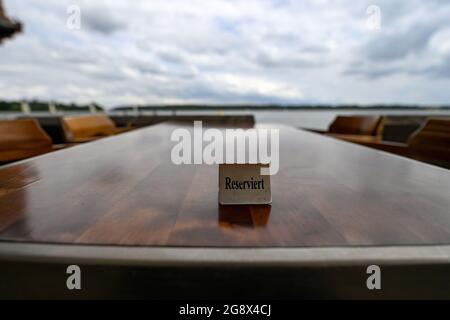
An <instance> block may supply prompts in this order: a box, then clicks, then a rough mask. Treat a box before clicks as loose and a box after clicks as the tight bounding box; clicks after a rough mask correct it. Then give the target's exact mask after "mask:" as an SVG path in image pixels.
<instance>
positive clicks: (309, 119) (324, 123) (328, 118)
mask: <svg viewBox="0 0 450 320" xmlns="http://www.w3.org/2000/svg"><path fill="white" fill-rule="evenodd" d="M144 114H145V113H144ZM148 114H152V113H151V112H150V113H148ZM157 114H159V115H163V114H166V115H169V114H170V112H166V113H164V112H161V111H158V113H157ZM195 114H201V115H211V114H216V115H220V114H225V115H233V114H253V115H254V116H255V120H256V122H257V123H281V124H286V125H290V126H293V127H300V128H309V129H319V130H325V129H328V126H329V125H330V123H331V122H332V121H333V120H334V118H335V117H336V116H337V115H388V116H434V117H439V116H446V117H450V109H448V110H435V109H430V110H376V109H375V110H374V109H371V110H361V109H357V110H356V109H355V110H351V109H350V110H336V111H335V110H323V111H320V110H311V111H309V110H291V111H290V110H283V111H257V110H256V111H242V112H240V111H234V110H232V111H223V112H222V111H220V112H219V111H185V112H179V111H177V115H195Z"/></svg>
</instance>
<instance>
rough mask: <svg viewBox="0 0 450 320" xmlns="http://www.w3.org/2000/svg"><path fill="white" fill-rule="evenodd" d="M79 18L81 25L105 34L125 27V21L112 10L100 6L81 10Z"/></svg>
mask: <svg viewBox="0 0 450 320" xmlns="http://www.w3.org/2000/svg"><path fill="white" fill-rule="evenodd" d="M81 19H82V20H81V21H82V24H83V26H84V25H86V26H87V27H88V28H89V29H91V30H93V31H96V32H99V33H102V34H105V35H108V34H112V33H114V32H116V31H118V30H120V29H125V28H126V23H125V22H124V21H122V20H121V19H120V18H118V17H116V16H115V14H114V13H113V12H111V11H109V9H105V8H100V7H95V8H89V9H87V10H82V13H81Z"/></svg>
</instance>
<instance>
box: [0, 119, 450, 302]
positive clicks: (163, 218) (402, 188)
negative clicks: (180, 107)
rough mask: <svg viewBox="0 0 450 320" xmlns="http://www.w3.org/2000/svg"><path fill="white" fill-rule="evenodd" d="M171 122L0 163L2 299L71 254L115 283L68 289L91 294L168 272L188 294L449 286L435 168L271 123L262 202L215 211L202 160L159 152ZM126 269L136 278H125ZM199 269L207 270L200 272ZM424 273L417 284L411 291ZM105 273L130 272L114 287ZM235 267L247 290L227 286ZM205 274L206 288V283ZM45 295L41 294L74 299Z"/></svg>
mask: <svg viewBox="0 0 450 320" xmlns="http://www.w3.org/2000/svg"><path fill="white" fill-rule="evenodd" d="M176 127H177V124H171V123H164V124H159V125H155V126H153V127H148V128H144V129H140V130H136V131H134V132H129V133H125V134H122V135H119V136H114V137H110V138H104V139H101V140H98V141H96V142H92V143H88V144H84V145H80V146H77V147H73V148H69V149H65V150H62V151H58V152H54V153H51V154H47V155H44V156H41V157H37V158H34V159H31V160H28V161H24V162H21V163H18V164H15V165H11V166H8V167H4V168H2V169H0V261H3V263H0V274H3V275H5V274H8V275H9V277H7V281H6V284H5V282H3V285H4V286H6V287H5V288H4V289H5V290H6V289H7V290H6V291H5V290H3V294H4V295H6V296H8V294H11V295H12V296H23V295H24V294H25V293H24V292H23V291H20V292H17V290H15V289H14V287H16V285H17V282H14V281H19V282H20V283H21V284H22V285H24V286H27V284H29V283H32V282H35V280H33V277H32V276H28V277H26V274H27V271H26V270H29V269H27V268H34V269H33V270H35V272H38V271H36V270H39V272H42V274H45V275H46V276H48V277H49V279H51V280H49V281H51V282H52V283H53V282H55V283H56V282H57V281H59V280H58V279H60V278H58V277H62V278H64V277H65V274H64V271H62V272H61V274H59V275H56V274H57V273H58V271H56V270H60V269H58V266H59V268H62V266H64V265H67V264H70V263H78V264H81V265H85V266H86V268H91V269H89V270H91V274H92V275H94V274H95V275H96V276H95V277H96V279H100V278H101V277H109V278H108V279H109V280H108V281H109V282H113V283H116V284H115V285H109V286H106V287H105V284H104V282H102V281H100V280H96V284H92V288H93V289H92V290H91V291H89V290H85V291H84V293H82V294H86V295H89V296H95V297H105V296H107V297H111V296H112V297H116V296H122V294H123V288H128V289H129V290H131V288H136V286H137V287H139V288H141V289H140V290H137V289H136V290H135V291H133V294H131V292H129V291H127V293H128V294H129V295H131V296H142V295H144V296H146V297H147V296H151V297H174V296H175V297H179V296H178V295H180V294H181V293H180V292H178V293H177V292H176V290H175V289H174V287H171V286H170V285H168V284H167V283H168V282H170V281H172V282H173V283H177V285H180V283H184V284H185V285H186V286H187V288H189V289H191V288H192V286H193V283H194V282H195V283H197V285H200V284H199V283H201V282H202V281H203V284H202V286H201V287H197V291H196V292H197V293H198V296H200V297H202V294H205V291H204V290H203V289H204V288H205V286H206V287H208V286H213V287H212V288H209V289H210V290H212V291H214V290H215V292H216V295H215V296H225V297H228V296H229V295H231V296H235V295H236V294H238V295H239V294H242V296H246V295H247V296H251V297H255V294H256V295H257V296H258V294H260V295H261V297H270V296H271V295H273V294H277V295H278V296H287V297H293V296H294V297H298V296H299V295H300V296H305V297H335V296H337V297H400V296H401V297H403V296H406V297H410V296H412V297H416V296H422V295H425V296H432V297H441V296H445V297H447V296H449V295H450V291H449V290H448V288H449V283H450V282H449V281H448V280H450V271H449V270H450V268H449V265H450V249H449V246H448V245H449V244H450V191H449V190H450V173H449V171H448V170H445V169H441V168H438V167H433V166H430V165H427V164H423V163H420V162H416V161H413V160H409V159H403V158H400V157H397V156H393V155H390V154H387V153H384V152H380V151H375V150H371V149H368V148H365V147H362V146H357V145H354V144H351V143H347V142H342V141H338V140H335V139H333V138H330V137H324V136H321V135H318V134H314V133H309V132H305V131H301V130H297V129H294V128H289V127H284V126H275V125H274V126H270V127H277V128H279V129H280V170H279V172H278V174H277V175H275V176H273V177H272V197H273V203H272V206H233V207H227V206H219V205H218V189H217V188H218V187H217V186H218V167H217V166H216V165H213V166H207V165H181V166H176V165H174V164H172V162H171V161H170V151H171V148H172V146H173V145H174V143H172V142H171V141H170V134H171V132H172V131H173V129H175V128H176ZM371 263H375V264H378V265H382V266H383V267H384V269H383V270H386V271H385V273H386V277H387V278H389V279H391V278H392V279H391V281H392V282H391V284H392V287H391V288H390V289H389V290H380V291H381V292H373V291H369V290H367V288H365V279H366V278H367V274H366V273H365V268H366V266H368V265H369V264H371ZM106 266H108V267H110V269H108V270H113V269H114V268H117V271H115V272H117V274H116V273H114V272H112V274H108V272H105V271H104V269H102V268H105V267H106ZM400 267H402V268H403V269H399V268H400ZM2 268H3V269H4V270H3V271H2V270H1V269H2ZM36 268H37V269H36ZM55 268H56V269H55ZM111 268H113V269H111ZM129 268H138V270H140V271H139V272H142V276H141V277H137V278H133V277H131V276H130V273H129V272H130V271H129V270H130V269H129ZM208 268H211V270H215V272H218V273H217V274H214V273H206V274H205V273H204V272H205V270H207V269H208ZM405 268H406V269H405ZM424 268H425V269H424ZM49 270H52V272H50V271H49ZM61 270H62V269H61ZM102 270H103V271H102ZM114 270H116V269H114ZM124 270H125V271H124ZM148 270H151V276H150V275H149V273H148V272H147V271H148ZM155 270H158V272H156V271H155ZM168 270H172V271H173V270H177V272H178V270H183V272H185V273H182V272H181V273H179V274H178V275H173V274H172V276H169V275H168V274H167V272H168ZM224 270H226V272H225V271H224ZM255 270H256V271H255ZM405 270H406V271H405ZM219 271H220V272H219ZM133 272H138V271H136V270H134V271H133ZM155 272H156V273H155ZM224 272H225V273H224ZM305 272H306V273H305ZM405 272H406V273H405ZM408 272H409V273H408ZM424 272H428V273H429V274H428V278H429V279H428V283H427V285H421V286H414V285H413V284H412V282H414V279H415V276H421V275H422V276H423V274H424ZM19 274H20V275H21V278H20V279H19V277H18V275H19ZM156 274H158V277H156ZM181 274H183V275H185V276H181ZM119 275H120V277H122V278H123V277H127V276H126V275H128V276H130V277H131V278H130V279H129V282H127V283H126V284H124V283H123V281H122V282H120V284H117V282H114V281H116V280H117V277H119ZM161 275H162V276H161ZM243 275H245V277H247V278H246V279H247V280H245V281H250V283H249V284H248V285H250V286H251V285H252V284H253V285H255V284H256V285H257V286H259V293H255V292H254V291H251V290H250V289H249V288H247V289H246V290H244V291H242V290H235V288H236V286H235V287H233V286H232V283H234V282H236V281H237V280H236V279H237V278H236V277H238V276H239V277H241V278H240V281H242V276H243ZM305 275H307V277H309V280H305V279H306V278H305ZM207 276H210V277H212V278H214V279H215V280H214V281H215V283H214V284H211V283H208V284H206V282H207V281H206V280H205V279H204V277H207ZM55 277H56V278H55ZM92 277H93V276H92ZM337 277H338V278H341V277H342V280H339V279H337ZM408 277H409V278H408ZM442 277H444V279H445V280H446V283H445V284H443V283H442V281H443V279H442ZM268 278H270V281H268V280H267V279H268ZM316 278H317V279H316ZM14 279H15V280H14ZM133 279H134V280H133ZM137 279H140V282H136V281H137ZM146 279H147V280H148V279H152V285H154V284H155V283H157V282H158V281H159V282H158V283H159V286H160V287H158V288H159V291H158V293H152V294H150V293H149V292H148V291H147V290H145V285H144V283H146V281H147V280H146ZM162 279H163V280H164V281H165V282H164V283H163V280H162ZM174 279H175V280H174ZM263 279H265V280H264V281H263ZM295 279H296V280H295ZM311 279H316V280H317V283H315V284H314V283H312V282H310V281H313V280H311ZM324 279H328V280H330V279H331V280H330V281H329V282H327V281H325V280H324ZM349 279H351V280H349ZM395 279H396V280H395ZM166 280H167V281H166ZM210 280H211V279H210ZM294 280H295V281H294ZM410 280H411V281H410ZM61 281H63V280H61ZM105 281H106V280H105ZM148 281H149V280H148ZM214 281H212V282H214ZM233 281H234V282H233ZM296 281H297V282H296ZM305 281H306V282H305ZM410 282H411V283H410ZM264 283H266V285H263V284H264ZM384 283H385V285H386V286H387V287H388V288H389V284H388V283H386V281H384ZM132 284H133V285H132ZM241 285H242V282H241ZM427 286H428V291H427V289H426V287H427ZM119 288H122V289H119ZM233 288H234V289H233ZM0 289H1V284H0ZM41 289H42V287H41ZM48 290H49V291H46V294H45V295H44V296H50V297H60V296H67V295H69V296H70V295H78V296H80V297H85V296H83V295H82V294H81V293H73V292H67V290H64V288H59V289H48ZM52 290H53V291H52ZM120 290H122V291H120ZM249 290H250V291H249ZM283 290H284V291H283ZM125 291H126V290H125ZM235 291H237V292H235ZM30 292H31V293H30ZM119 292H120V294H119ZM210 292H211V291H210ZM221 293H222V294H223V295H221ZM27 294H29V295H30V296H36V295H38V291H33V290H32V289H29V291H27ZM27 294H25V295H27ZM1 295H2V290H0V296H1ZM206 296H207V297H209V296H208V295H206Z"/></svg>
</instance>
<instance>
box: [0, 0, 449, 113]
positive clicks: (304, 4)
mask: <svg viewBox="0 0 450 320" xmlns="http://www.w3.org/2000/svg"><path fill="white" fill-rule="evenodd" d="M3 2H4V5H5V7H6V10H7V12H8V14H9V15H10V16H12V17H15V18H17V19H19V20H21V21H22V22H23V23H24V25H25V32H24V33H23V34H20V35H18V36H16V37H15V38H14V39H12V40H9V41H6V42H4V43H3V44H2V45H1V46H0V99H8V100H9V99H23V98H26V99H45V100H48V99H53V100H58V101H65V102H72V101H73V102H77V103H86V102H90V101H97V102H99V103H101V104H103V105H106V106H109V107H111V106H117V105H123V104H153V103H170V104H171V103H186V102H188V103H230V104H231V103H260V104H265V103H284V104H296V103H324V104H326V103H332V104H340V103H361V104H373V103H413V104H450V1H448V0H428V1H423V0H396V1H395V0H370V1H354V0H334V1H325V0H310V1H295V0H293V1H289V0H245V1H244V0H242V1H238V0H208V1H204V0H192V1H186V0H133V1H130V0H103V1H102V0H100V1H89V0H4V1H3ZM71 5H77V6H78V7H79V8H80V10H81V20H80V21H81V28H80V29H79V30H77V29H73V28H69V27H68V26H67V25H68V24H67V23H68V21H69V25H70V26H73V24H70V22H73V21H74V20H73V19H70V18H73V17H74V16H73V15H70V14H68V13H67V10H68V8H69V6H71ZM370 5H376V6H378V7H379V8H380V10H381V25H380V28H379V29H378V30H377V28H374V26H376V16H374V15H373V13H374V11H371V10H369V14H368V13H367V9H368V7H369V6H370ZM374 17H375V18H374ZM368 19H370V20H369V24H368ZM374 19H375V20H374ZM374 21H375V24H374ZM369 26H371V27H369Z"/></svg>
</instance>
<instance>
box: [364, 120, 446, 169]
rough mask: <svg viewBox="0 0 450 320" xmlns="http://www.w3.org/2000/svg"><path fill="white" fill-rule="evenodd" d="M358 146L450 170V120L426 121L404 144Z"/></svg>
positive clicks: (376, 143)
mask: <svg viewBox="0 0 450 320" xmlns="http://www.w3.org/2000/svg"><path fill="white" fill-rule="evenodd" d="M360 144H362V145H366V146H368V147H371V148H375V149H378V150H383V151H387V152H391V153H395V154H397V155H401V156H405V157H408V158H412V159H416V160H419V161H422V162H427V163H430V164H434V165H437V166H441V167H444V168H448V169H450V119H440V118H431V119H428V120H427V121H426V122H425V123H424V124H423V126H422V127H420V128H419V129H418V130H417V131H416V132H415V133H414V134H413V135H412V136H411V137H410V138H409V140H408V142H407V143H406V144H404V143H395V142H386V141H366V142H364V141H362V142H360Z"/></svg>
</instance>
